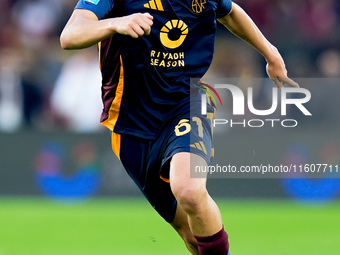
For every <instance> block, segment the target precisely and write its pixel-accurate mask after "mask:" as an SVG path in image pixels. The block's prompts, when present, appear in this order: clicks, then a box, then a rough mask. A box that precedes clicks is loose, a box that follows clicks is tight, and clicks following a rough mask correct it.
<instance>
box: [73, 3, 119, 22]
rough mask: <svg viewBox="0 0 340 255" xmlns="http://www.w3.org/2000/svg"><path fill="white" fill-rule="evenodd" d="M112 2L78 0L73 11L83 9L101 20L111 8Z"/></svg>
mask: <svg viewBox="0 0 340 255" xmlns="http://www.w3.org/2000/svg"><path fill="white" fill-rule="evenodd" d="M113 1H114V0H79V2H78V4H77V5H76V7H75V9H85V10H89V11H92V12H93V13H94V14H96V15H97V17H98V19H99V20H100V19H103V18H104V17H105V15H106V14H108V12H109V11H111V10H112V8H113V5H114V4H113Z"/></svg>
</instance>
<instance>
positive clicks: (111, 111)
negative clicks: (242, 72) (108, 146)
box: [60, 0, 298, 255]
mask: <svg viewBox="0 0 340 255" xmlns="http://www.w3.org/2000/svg"><path fill="white" fill-rule="evenodd" d="M216 20H218V21H219V22H221V23H222V24H223V25H224V26H226V27H227V28H228V29H229V30H230V31H231V32H233V33H234V34H236V35H237V36H239V37H240V38H242V39H243V40H245V41H247V42H248V43H249V44H251V45H252V46H253V47H254V48H256V49H257V50H258V51H259V52H260V53H261V54H262V55H263V56H264V58H265V59H266V61H267V73H268V75H269V77H270V78H271V79H272V80H273V81H274V83H275V84H276V86H277V87H279V88H281V87H282V86H283V85H284V84H285V83H287V84H288V85H290V86H294V87H298V85H297V84H296V83H295V82H294V81H292V80H291V79H289V78H288V77H287V71H286V68H285V65H284V61H283V60H282V57H281V56H280V54H279V52H278V51H277V49H276V48H275V47H274V46H273V45H271V44H270V43H269V42H268V41H267V40H266V38H265V37H264V36H263V35H262V33H261V32H260V31H259V29H258V28H257V27H256V26H255V24H254V23H253V22H252V20H251V19H250V18H249V17H248V15H247V14H246V13H245V12H244V11H243V10H242V9H241V8H240V7H239V6H238V5H237V4H235V3H232V2H231V0H210V1H206V0H80V1H79V2H78V4H77V6H76V9H75V10H74V12H73V14H72V16H71V18H70V19H69V21H68V23H67V24H66V26H65V28H64V30H63V32H62V34H61V38H60V41H61V46H62V47H63V48H65V49H81V48H86V47H89V46H92V45H94V44H98V45H99V51H100V52H99V55H100V68H101V72H102V98H103V104H104V109H103V113H102V116H101V123H102V124H103V125H105V126H106V127H108V128H109V129H110V130H111V131H112V137H111V139H112V148H113V151H114V152H115V154H116V155H117V156H118V158H119V159H120V160H121V162H122V164H123V165H124V167H125V169H126V171H127V173H128V174H129V175H130V176H131V178H132V179H133V180H134V181H135V183H136V184H137V185H138V187H139V188H140V189H141V191H142V192H143V194H144V195H145V197H146V198H147V199H148V201H149V202H150V203H151V205H152V206H153V207H154V208H155V209H156V210H157V212H158V213H159V214H160V215H161V216H162V217H163V218H164V219H165V220H166V221H167V222H169V223H170V224H171V226H172V227H173V228H174V229H175V230H176V231H177V232H178V234H179V235H180V236H181V237H182V239H183V240H184V242H185V244H186V246H187V248H188V250H189V251H190V252H191V253H192V254H205V255H206V254H217V255H220V254H221V255H226V254H229V242H228V235H227V233H226V232H225V230H224V227H223V224H222V219H221V215H220V211H219V209H218V207H217V205H216V203H215V202H214V201H213V199H212V198H211V197H210V195H209V194H208V192H207V190H206V177H205V178H190V164H193V165H200V166H206V165H207V164H209V163H210V161H211V159H212V155H213V149H212V148H213V146H212V131H211V117H212V116H213V113H214V107H212V106H210V105H208V107H207V108H208V114H207V115H206V116H202V115H200V113H199V112H195V109H196V108H199V109H200V107H197V106H198V104H200V98H201V96H200V91H201V90H200V88H199V86H200V85H199V84H198V83H197V84H196V83H195V84H192V83H191V82H190V78H198V79H199V78H201V77H202V76H203V75H204V73H205V72H206V71H207V69H208V67H209V65H210V63H211V60H212V55H213V50H214V38H215V32H216ZM84 100H86V99H84ZM190 109H193V110H190Z"/></svg>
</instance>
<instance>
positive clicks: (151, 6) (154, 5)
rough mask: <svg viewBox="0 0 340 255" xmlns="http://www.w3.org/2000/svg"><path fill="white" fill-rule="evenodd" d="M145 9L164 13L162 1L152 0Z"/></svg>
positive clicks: (145, 5)
mask: <svg viewBox="0 0 340 255" xmlns="http://www.w3.org/2000/svg"><path fill="white" fill-rule="evenodd" d="M144 7H145V8H148V9H152V10H158V11H164V8H163V5H162V2H161V0H151V1H149V2H148V3H146V4H144Z"/></svg>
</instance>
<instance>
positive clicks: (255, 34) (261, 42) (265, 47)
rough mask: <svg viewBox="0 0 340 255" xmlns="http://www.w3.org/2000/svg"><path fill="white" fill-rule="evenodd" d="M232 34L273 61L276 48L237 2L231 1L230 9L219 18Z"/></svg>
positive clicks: (275, 55)
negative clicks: (231, 6)
mask: <svg viewBox="0 0 340 255" xmlns="http://www.w3.org/2000/svg"><path fill="white" fill-rule="evenodd" d="M219 22H221V23H222V24H223V25H224V26H225V27H226V28H228V29H229V30H230V31H231V32H232V33H233V34H235V35H236V36H238V37H240V38H241V39H242V40H244V41H246V42H247V43H249V44H250V45H252V46H253V47H254V48H255V49H257V50H258V51H259V52H260V53H261V54H262V55H263V56H264V58H265V59H266V60H267V62H271V61H275V58H276V57H277V53H278V51H277V49H276V48H275V47H274V46H273V45H272V44H271V43H270V42H269V41H268V40H267V39H266V38H265V37H264V35H263V34H262V33H261V31H260V30H259V29H258V28H257V26H256V25H255V23H254V22H253V21H252V19H251V18H250V17H249V16H248V15H247V14H246V12H245V11H244V10H243V9H242V8H241V7H240V6H239V5H237V4H235V3H233V8H232V11H231V12H230V13H229V14H228V15H227V16H225V17H223V18H221V19H219Z"/></svg>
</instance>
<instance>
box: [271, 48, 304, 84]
mask: <svg viewBox="0 0 340 255" xmlns="http://www.w3.org/2000/svg"><path fill="white" fill-rule="evenodd" d="M266 70H267V74H268V76H269V78H270V79H271V80H272V81H273V82H274V83H275V85H276V86H277V87H278V88H279V89H281V88H282V87H283V86H284V85H285V84H287V85H289V86H292V87H295V88H298V87H299V84H297V83H296V82H295V81H293V80H292V79H290V78H288V76H287V69H286V66H285V63H284V61H283V59H282V57H281V55H280V53H279V52H278V51H277V49H275V51H274V54H273V57H272V58H271V60H270V61H268V60H267V66H266Z"/></svg>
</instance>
